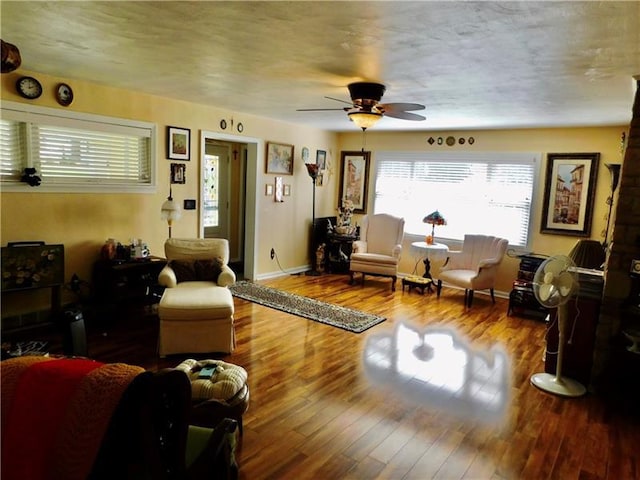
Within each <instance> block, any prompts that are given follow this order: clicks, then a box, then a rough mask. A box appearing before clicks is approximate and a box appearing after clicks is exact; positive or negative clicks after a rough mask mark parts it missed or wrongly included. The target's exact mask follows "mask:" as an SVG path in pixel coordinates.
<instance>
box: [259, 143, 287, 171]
mask: <svg viewBox="0 0 640 480" xmlns="http://www.w3.org/2000/svg"><path fill="white" fill-rule="evenodd" d="M266 171H267V173H275V174H284V175H293V145H287V144H286V143H274V142H267V169H266Z"/></svg>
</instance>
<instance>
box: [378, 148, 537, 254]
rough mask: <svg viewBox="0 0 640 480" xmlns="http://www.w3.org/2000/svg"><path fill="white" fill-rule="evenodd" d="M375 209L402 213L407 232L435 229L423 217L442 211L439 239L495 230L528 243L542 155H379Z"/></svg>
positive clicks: (512, 240)
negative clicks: (532, 206) (442, 221)
mask: <svg viewBox="0 0 640 480" xmlns="http://www.w3.org/2000/svg"><path fill="white" fill-rule="evenodd" d="M376 159H377V172H376V185H375V202H374V212H375V213H390V214H392V215H397V216H401V217H404V219H405V232H406V233H409V234H416V235H427V234H428V233H431V226H430V225H426V224H425V223H423V222H422V219H423V218H424V217H425V216H427V215H428V214H429V213H431V212H433V211H434V210H438V211H440V213H441V214H442V216H443V217H444V218H445V219H446V220H447V224H446V225H442V226H436V232H435V235H436V237H438V238H443V239H452V240H462V239H463V238H464V235H465V234H466V233H477V234H486V235H495V236H498V237H502V238H506V239H508V240H509V244H510V245H511V246H522V247H524V246H526V245H527V243H528V239H529V228H530V220H531V205H532V201H533V192H534V187H535V184H536V181H537V171H538V165H539V162H540V155H539V154H534V153H471V152H466V153H465V152H463V153H450V152H446V153H437V154H436V153H424V152H379V153H377V154H376Z"/></svg>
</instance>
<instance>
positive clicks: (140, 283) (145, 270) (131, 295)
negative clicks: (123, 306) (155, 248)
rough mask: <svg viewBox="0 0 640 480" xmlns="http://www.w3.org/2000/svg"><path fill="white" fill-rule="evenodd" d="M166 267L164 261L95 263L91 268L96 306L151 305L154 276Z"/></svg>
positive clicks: (155, 297) (156, 259)
mask: <svg viewBox="0 0 640 480" xmlns="http://www.w3.org/2000/svg"><path fill="white" fill-rule="evenodd" d="M166 264H167V261H166V260H165V259H164V258H158V257H149V258H145V259H143V260H128V261H112V260H99V261H98V262H96V263H95V265H94V268H93V290H94V294H95V298H96V300H97V301H98V302H100V303H115V304H120V303H125V302H137V303H154V301H157V299H158V298H159V297H158V295H150V293H152V292H153V291H154V290H157V289H158V275H159V274H160V271H161V270H162V269H163V268H164V266H165V265H166Z"/></svg>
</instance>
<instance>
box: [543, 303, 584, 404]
mask: <svg viewBox="0 0 640 480" xmlns="http://www.w3.org/2000/svg"><path fill="white" fill-rule="evenodd" d="M566 329H567V305H566V301H565V302H564V303H562V304H561V305H559V306H558V358H557V361H556V374H555V375H551V374H550V373H536V374H534V375H532V376H531V383H532V384H533V385H535V386H536V387H538V388H539V389H541V390H544V391H545V392H549V393H555V394H556V395H562V396H564V397H580V396H582V395H584V394H585V393H587V389H586V388H585V387H584V386H583V385H582V384H581V383H579V382H577V381H575V380H572V379H570V378H566V377H563V376H562V360H563V356H564V343H565V339H564V336H565V332H566Z"/></svg>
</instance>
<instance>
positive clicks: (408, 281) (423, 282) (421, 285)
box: [402, 275, 433, 295]
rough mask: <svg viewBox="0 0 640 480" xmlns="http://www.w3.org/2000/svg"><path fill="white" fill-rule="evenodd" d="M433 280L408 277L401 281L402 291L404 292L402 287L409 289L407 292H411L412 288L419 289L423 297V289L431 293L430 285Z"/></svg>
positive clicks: (413, 276)
mask: <svg viewBox="0 0 640 480" xmlns="http://www.w3.org/2000/svg"><path fill="white" fill-rule="evenodd" d="M432 283H433V280H432V279H430V278H425V277H416V276H415V275H409V276H407V277H404V278H403V279H402V291H403V292H404V287H409V292H411V289H412V288H415V289H419V290H420V292H421V293H422V294H423V295H424V291H425V289H426V290H427V291H428V292H429V293H432V292H433V290H432V289H431V284H432Z"/></svg>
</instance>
